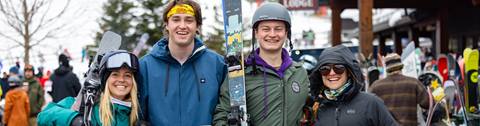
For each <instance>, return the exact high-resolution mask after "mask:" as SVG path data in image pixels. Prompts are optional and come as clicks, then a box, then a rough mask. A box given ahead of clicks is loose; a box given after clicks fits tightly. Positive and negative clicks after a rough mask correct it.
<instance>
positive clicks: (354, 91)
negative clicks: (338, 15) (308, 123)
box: [310, 45, 398, 126]
mask: <svg viewBox="0 0 480 126" xmlns="http://www.w3.org/2000/svg"><path fill="white" fill-rule="evenodd" d="M310 82H311V86H312V93H313V94H312V95H313V96H317V97H318V99H319V100H320V101H321V102H320V106H319V107H318V111H317V119H316V123H315V125H316V126H396V125H398V124H397V122H396V121H395V119H394V118H393V117H392V115H391V114H390V112H389V111H388V109H387V108H386V107H385V104H384V103H383V101H382V100H381V99H380V98H378V97H376V96H374V95H372V94H369V93H366V92H361V89H362V88H363V84H364V78H363V75H362V72H361V70H360V67H359V65H358V61H357V60H356V59H355V57H354V55H353V53H352V52H351V51H350V50H349V49H348V48H347V47H345V46H343V45H339V46H334V47H331V48H327V49H325V50H324V51H323V52H322V54H321V55H320V57H319V63H318V64H317V66H316V68H315V69H314V71H313V73H312V74H310Z"/></svg>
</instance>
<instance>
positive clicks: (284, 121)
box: [213, 62, 310, 126]
mask: <svg viewBox="0 0 480 126" xmlns="http://www.w3.org/2000/svg"><path fill="white" fill-rule="evenodd" d="M252 71H253V67H251V66H247V67H246V69H245V74H246V75H245V79H246V80H245V83H246V84H245V86H246V95H247V113H248V114H250V120H251V123H252V124H253V125H255V126H296V125H299V120H300V119H301V117H302V114H303V112H302V107H303V106H304V104H305V101H306V99H307V96H308V93H309V91H310V90H309V84H310V82H309V80H308V76H307V71H306V70H305V69H304V68H303V67H302V65H301V64H300V63H296V62H293V63H292V64H291V65H290V66H289V67H288V69H287V70H285V72H284V77H283V78H280V77H279V75H278V74H276V73H275V72H274V71H273V70H271V69H266V68H264V67H262V66H261V65H258V64H257V73H256V75H253V74H252ZM264 77H265V78H264ZM264 82H265V84H266V85H265V87H266V88H264ZM265 89H266V90H265ZM264 91H267V94H265V92H264ZM220 92H221V94H220V98H219V104H218V105H217V107H216V109H215V115H214V122H213V124H214V125H216V126H224V125H227V115H228V113H229V112H230V99H229V97H230V96H229V92H228V81H224V84H222V87H221V90H220ZM266 95H267V96H268V97H266V102H264V100H265V96H266ZM265 114H266V116H265Z"/></svg>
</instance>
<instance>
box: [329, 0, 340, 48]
mask: <svg viewBox="0 0 480 126" xmlns="http://www.w3.org/2000/svg"><path fill="white" fill-rule="evenodd" d="M335 2H338V1H336V0H330V7H331V9H332V31H331V32H332V36H331V37H332V46H335V45H340V44H342V38H341V34H342V19H341V17H340V14H341V13H342V9H341V8H340V7H339V6H338V5H337V4H336V3H335Z"/></svg>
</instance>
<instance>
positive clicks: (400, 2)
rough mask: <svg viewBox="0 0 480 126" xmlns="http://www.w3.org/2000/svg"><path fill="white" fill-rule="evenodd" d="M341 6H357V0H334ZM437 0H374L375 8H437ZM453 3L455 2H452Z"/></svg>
mask: <svg viewBox="0 0 480 126" xmlns="http://www.w3.org/2000/svg"><path fill="white" fill-rule="evenodd" d="M334 1H336V2H337V3H338V4H339V5H341V7H342V8H358V6H357V5H359V4H357V3H358V0H334ZM439 1H443V0H375V1H374V7H375V8H426V9H435V8H439V6H440V4H439ZM452 3H455V2H452Z"/></svg>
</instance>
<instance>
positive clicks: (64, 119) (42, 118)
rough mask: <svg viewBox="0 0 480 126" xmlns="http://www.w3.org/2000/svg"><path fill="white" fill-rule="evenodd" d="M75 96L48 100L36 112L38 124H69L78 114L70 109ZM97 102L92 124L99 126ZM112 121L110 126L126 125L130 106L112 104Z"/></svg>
mask: <svg viewBox="0 0 480 126" xmlns="http://www.w3.org/2000/svg"><path fill="white" fill-rule="evenodd" d="M74 102H75V98H73V97H66V98H64V99H63V100H61V101H60V102H58V103H54V102H50V103H48V105H47V107H45V109H44V110H43V111H42V112H40V113H39V114H38V118H37V121H38V125H39V126H69V125H70V124H71V123H72V121H73V118H75V117H76V116H78V115H79V113H78V112H77V111H74V110H72V109H70V107H72V105H73V103H74ZM98 105H99V104H95V106H94V107H93V114H92V121H91V123H92V125H93V126H101V125H102V122H101V121H100V111H99V106H98ZM112 107H113V109H112V110H113V112H114V114H113V116H114V119H113V122H112V126H128V125H129V122H130V107H127V106H123V105H119V104H113V106H112Z"/></svg>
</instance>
